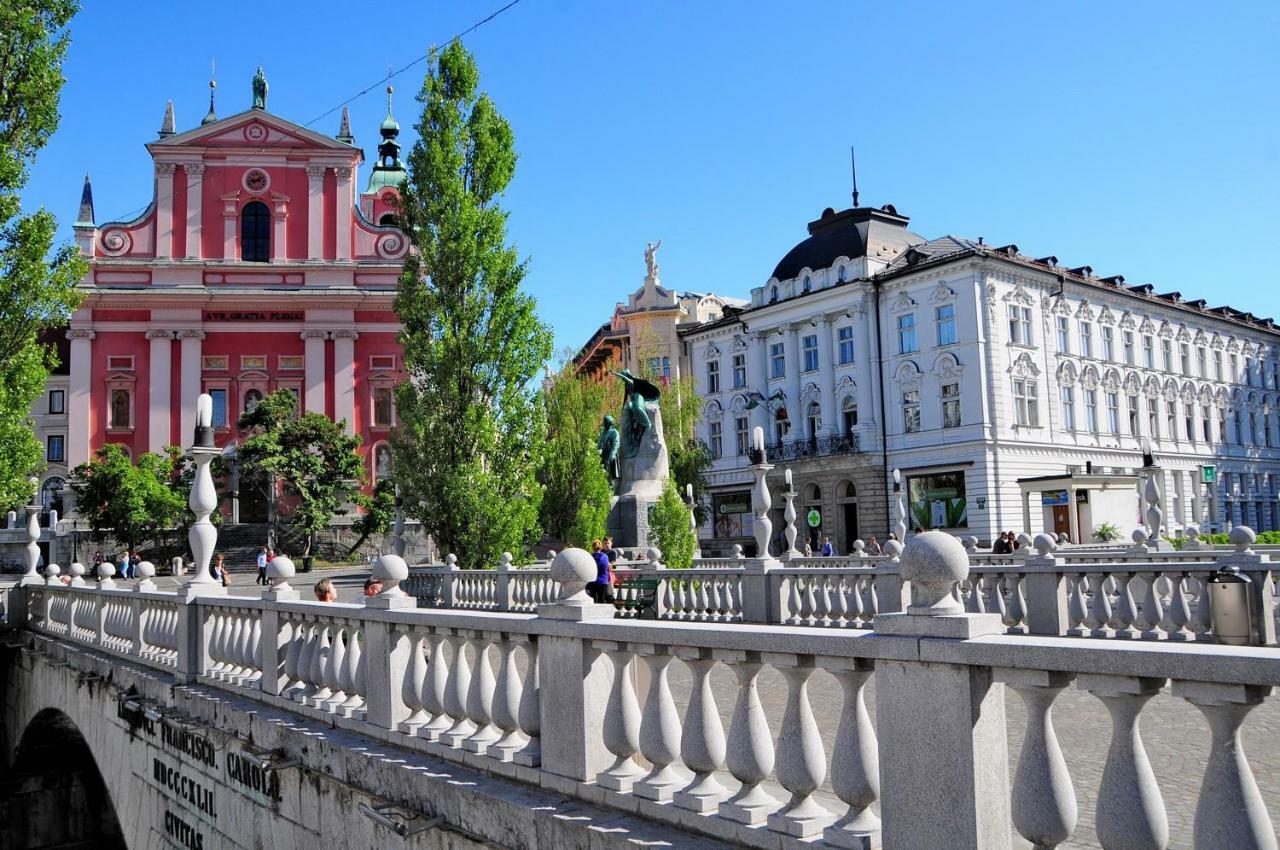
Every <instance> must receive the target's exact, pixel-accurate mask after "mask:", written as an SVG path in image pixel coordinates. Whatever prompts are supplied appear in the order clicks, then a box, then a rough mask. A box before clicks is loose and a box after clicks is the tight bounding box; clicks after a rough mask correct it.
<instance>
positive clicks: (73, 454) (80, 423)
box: [67, 328, 97, 469]
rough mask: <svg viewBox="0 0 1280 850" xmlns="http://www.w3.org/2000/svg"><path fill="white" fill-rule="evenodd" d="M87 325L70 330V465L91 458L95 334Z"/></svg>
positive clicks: (68, 390) (70, 467)
mask: <svg viewBox="0 0 1280 850" xmlns="http://www.w3.org/2000/svg"><path fill="white" fill-rule="evenodd" d="M95 336H97V334H96V333H94V332H93V331H91V330H89V329H88V328H72V329H71V330H69V331H67V339H69V340H71V364H70V371H71V376H70V381H69V382H68V387H67V468H68V469H74V468H75V467H76V466H77V465H79V464H82V463H86V462H88V460H89V428H90V418H91V417H90V408H91V405H92V402H93V399H92V396H91V394H90V384H89V377H90V375H91V374H92V370H91V367H92V366H93V338H94V337H95Z"/></svg>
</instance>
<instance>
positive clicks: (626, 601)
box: [613, 576, 662, 620]
mask: <svg viewBox="0 0 1280 850" xmlns="http://www.w3.org/2000/svg"><path fill="white" fill-rule="evenodd" d="M661 585H662V580H661V579H656V578H639V577H637V576H630V577H627V578H624V579H623V580H622V581H621V582H620V583H619V584H616V585H614V586H613V607H614V608H617V609H618V613H620V614H631V615H633V616H635V617H637V618H640V619H646V620H648V619H656V618H657V616H658V588H659V587H660V586H661Z"/></svg>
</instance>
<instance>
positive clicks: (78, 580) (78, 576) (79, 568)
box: [50, 561, 85, 587]
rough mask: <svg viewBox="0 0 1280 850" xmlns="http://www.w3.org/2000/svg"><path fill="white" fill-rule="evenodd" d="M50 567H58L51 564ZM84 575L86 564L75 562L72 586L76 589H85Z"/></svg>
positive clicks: (72, 565) (72, 570)
mask: <svg viewBox="0 0 1280 850" xmlns="http://www.w3.org/2000/svg"><path fill="white" fill-rule="evenodd" d="M50 566H56V565H55V564H50ZM84 573H85V568H84V564H82V563H80V562H79V561H73V562H72V563H71V584H72V585H74V586H75V587H83V586H84Z"/></svg>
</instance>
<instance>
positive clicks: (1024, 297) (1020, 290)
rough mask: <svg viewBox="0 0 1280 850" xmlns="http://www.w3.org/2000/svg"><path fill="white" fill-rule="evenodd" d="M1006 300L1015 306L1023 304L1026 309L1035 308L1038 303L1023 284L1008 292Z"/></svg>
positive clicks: (1005, 295) (1005, 296)
mask: <svg viewBox="0 0 1280 850" xmlns="http://www.w3.org/2000/svg"><path fill="white" fill-rule="evenodd" d="M1004 300H1005V301H1010V302H1012V303H1014V304H1021V305H1023V306H1024V307H1034V306H1035V303H1036V299H1035V298H1033V297H1032V296H1031V293H1030V292H1027V290H1026V288H1025V287H1024V286H1023V285H1022V284H1018V285H1017V286H1015V287H1014V288H1013V289H1010V290H1009V291H1008V292H1006V293H1005V294H1004Z"/></svg>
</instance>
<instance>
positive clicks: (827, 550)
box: [819, 537, 836, 558]
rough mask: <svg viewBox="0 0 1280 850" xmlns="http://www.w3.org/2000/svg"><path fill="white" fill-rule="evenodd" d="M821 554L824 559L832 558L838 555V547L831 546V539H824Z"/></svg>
mask: <svg viewBox="0 0 1280 850" xmlns="http://www.w3.org/2000/svg"><path fill="white" fill-rule="evenodd" d="M819 553H820V554H821V555H822V557H824V558H830V557H831V556H832V555H834V554H835V553H836V547H834V546H832V545H831V538H830V537H824V538H822V548H821V549H820V550H819Z"/></svg>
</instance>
